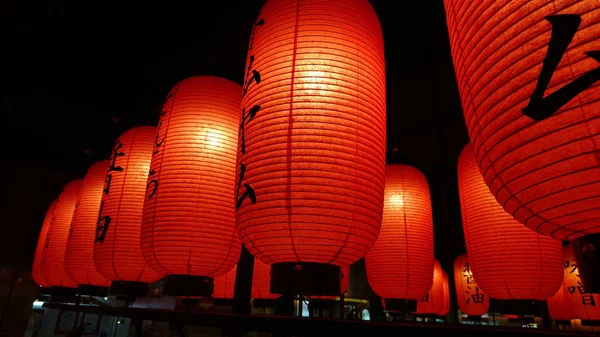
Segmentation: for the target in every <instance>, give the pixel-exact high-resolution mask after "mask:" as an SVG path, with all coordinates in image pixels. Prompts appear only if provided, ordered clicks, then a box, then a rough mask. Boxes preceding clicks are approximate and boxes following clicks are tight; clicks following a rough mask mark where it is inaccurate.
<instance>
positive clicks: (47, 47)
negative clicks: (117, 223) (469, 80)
mask: <svg viewBox="0 0 600 337" xmlns="http://www.w3.org/2000/svg"><path fill="white" fill-rule="evenodd" d="M264 2H265V1H264V0H235V1H233V0H232V1H227V0H220V1H181V2H175V1H169V2H167V1H165V2H150V1H146V2H143V3H142V2H140V3H138V2H134V3H129V2H124V1H123V2H118V3H108V2H88V1H71V2H70V1H60V0H58V1H44V2H43V4H42V2H40V3H38V4H37V5H36V4H35V3H32V2H28V1H13V2H11V3H9V5H8V6H9V8H8V11H7V12H6V13H7V14H8V15H7V19H6V20H7V21H5V22H4V25H5V26H6V27H7V28H4V32H5V34H4V35H5V36H6V39H7V40H6V41H5V43H4V48H3V59H4V60H5V61H4V64H3V68H4V71H3V74H2V91H1V92H2V99H1V103H2V105H1V111H2V116H3V122H2V124H1V125H2V129H3V138H4V144H5V146H4V147H3V153H2V163H1V165H0V170H1V171H0V177H2V178H1V179H2V182H1V183H0V191H1V193H0V198H1V199H0V216H1V223H0V226H2V227H1V228H2V229H3V230H4V232H3V235H0V264H7V263H8V264H13V265H14V264H23V265H30V264H31V260H32V258H33V252H34V250H35V243H36V240H37V236H38V232H39V229H40V227H41V222H42V219H43V217H44V214H45V212H46V209H47V207H48V205H49V204H50V203H51V202H52V200H54V199H55V198H57V197H58V195H59V193H60V191H61V189H62V187H63V186H64V185H65V184H66V183H67V182H69V181H70V180H72V179H76V178H82V177H83V176H84V174H85V172H86V171H87V169H88V167H89V166H90V165H91V164H92V163H94V162H96V161H98V160H101V159H106V158H108V154H109V150H110V147H111V146H112V144H113V142H114V141H115V139H116V138H117V137H118V136H119V135H120V134H121V133H122V132H124V131H125V130H127V129H129V128H131V127H134V126H138V125H156V124H157V122H158V112H159V109H160V108H161V102H162V101H163V100H164V98H165V96H166V94H167V92H168V91H169V90H170V88H172V87H173V86H174V85H175V84H176V83H177V82H178V81H180V80H182V79H184V78H187V77H190V76H197V75H215V76H220V77H224V78H227V79H230V80H233V81H235V82H237V83H239V84H241V82H242V77H243V68H244V62H245V58H246V51H247V46H248V38H249V36H250V30H251V27H252V23H253V21H254V20H255V18H256V16H257V15H258V13H259V11H260V8H261V6H262V4H263V3H264ZM371 3H372V4H373V6H374V7H375V10H376V11H377V13H378V15H379V19H380V22H381V24H382V27H383V33H384V39H385V46H386V55H385V56H386V66H387V97H388V98H387V115H388V119H387V123H388V128H387V132H388V133H387V137H388V152H390V153H391V150H392V149H398V150H397V151H395V154H394V155H391V154H389V155H388V162H397V163H405V164H409V165H413V166H415V167H417V168H419V169H420V170H421V171H423V172H424V173H425V175H426V176H427V178H428V181H429V184H430V188H431V194H432V202H433V208H434V222H435V240H436V257H437V258H438V259H439V260H440V261H441V262H442V264H443V265H445V267H446V269H447V270H451V263H452V260H453V258H454V257H455V256H456V255H458V254H459V253H462V252H464V247H463V245H464V241H463V238H462V227H461V222H460V221H461V220H460V209H459V203H458V188H457V178H456V161H457V158H458V154H459V153H460V150H461V149H462V147H463V146H464V144H466V143H467V141H468V138H467V132H466V128H465V126H464V120H463V116H462V112H461V107H460V99H459V95H458V90H457V87H456V80H455V78H454V69H453V66H452V60H451V56H450V47H449V41H448V33H447V30H446V26H445V17H444V8H443V3H442V1H441V0H438V1H411V2H409V4H406V3H407V1H397V0H371ZM11 6H12V7H11Z"/></svg>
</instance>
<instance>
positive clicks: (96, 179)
mask: <svg viewBox="0 0 600 337" xmlns="http://www.w3.org/2000/svg"><path fill="white" fill-rule="evenodd" d="M106 169H108V160H103V161H99V162H97V163H96V164H94V165H92V166H91V167H90V168H89V170H88V171H87V174H86V176H85V177H84V179H83V182H82V184H81V190H80V191H79V195H78V197H77V204H76V205H77V206H76V207H75V211H74V212H73V219H72V220H71V229H70V233H69V239H68V240H67V248H66V252H65V272H66V273H67V275H69V277H71V279H73V281H75V282H77V284H80V285H91V286H108V285H109V284H110V282H109V281H108V280H107V279H106V278H105V277H103V276H102V275H100V273H99V272H98V271H97V270H96V266H95V265H94V236H95V233H96V222H97V221H98V210H99V209H100V201H101V200H102V190H103V189H104V178H105V177H106Z"/></svg>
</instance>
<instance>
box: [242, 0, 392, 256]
mask: <svg viewBox="0 0 600 337" xmlns="http://www.w3.org/2000/svg"><path fill="white" fill-rule="evenodd" d="M243 88H244V91H243V98H242V114H243V116H242V121H241V122H240V125H241V128H240V141H239V147H238V156H237V158H238V166H237V185H236V186H237V190H236V191H237V192H236V193H237V194H236V204H237V206H239V208H238V210H237V213H236V214H237V228H238V230H239V233H240V238H241V239H242V242H243V243H244V245H245V246H246V248H248V250H249V251H250V252H251V253H252V254H253V255H254V256H256V257H257V258H259V259H260V260H262V261H263V262H265V263H268V264H273V263H279V262H316V263H325V264H333V265H338V266H344V265H350V264H352V263H353V262H355V261H357V260H359V259H360V258H362V257H363V256H364V255H365V254H366V253H367V252H368V251H369V249H370V248H371V246H372V245H373V243H374V242H375V240H377V236H378V234H379V229H380V226H381V211H382V206H383V192H384V177H385V151H386V110H385V109H386V99H385V96H386V91H385V60H384V48H383V36H382V32H381V26H380V24H379V20H378V18H377V14H376V13H375V11H374V9H373V8H372V7H371V5H370V3H369V1H368V0H337V1H328V0H309V1H306V0H304V1H300V0H269V1H267V3H266V4H265V5H264V7H263V8H262V10H261V12H260V15H259V16H258V18H257V20H256V22H255V25H254V28H253V30H252V37H251V42H250V46H249V49H248V58H247V61H246V76H245V80H244V85H243Z"/></svg>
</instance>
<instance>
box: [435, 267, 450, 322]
mask: <svg viewBox="0 0 600 337" xmlns="http://www.w3.org/2000/svg"><path fill="white" fill-rule="evenodd" d="M442 274H443V275H444V279H443V283H442V293H443V297H444V302H443V305H442V310H440V311H438V312H437V314H438V316H446V315H448V312H449V311H450V284H449V283H448V274H446V272H445V271H442Z"/></svg>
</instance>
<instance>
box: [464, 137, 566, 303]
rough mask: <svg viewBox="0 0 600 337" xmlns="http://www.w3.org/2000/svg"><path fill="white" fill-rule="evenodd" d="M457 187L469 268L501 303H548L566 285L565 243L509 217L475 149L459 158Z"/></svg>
mask: <svg viewBox="0 0 600 337" xmlns="http://www.w3.org/2000/svg"><path fill="white" fill-rule="evenodd" d="M458 189H459V194H460V208H461V211H462V222H463V230H464V233H465V242H466V244H467V252H468V254H469V265H470V267H471V271H472V272H473V275H474V276H475V279H476V280H477V285H478V286H479V287H481V289H482V290H483V291H484V292H485V293H486V294H487V295H489V296H491V297H492V298H494V299H497V300H545V299H546V298H548V297H550V296H552V295H554V294H555V293H556V291H557V290H558V288H559V287H560V284H561V282H562V277H563V275H562V267H561V266H562V248H561V242H560V241H558V240H555V239H553V238H551V237H548V236H543V235H540V234H538V233H536V232H534V231H531V230H530V229H528V228H526V227H524V226H523V225H522V224H520V223H518V222H517V221H516V220H515V219H513V217H512V216H510V214H508V213H506V211H504V209H503V208H502V206H500V204H498V202H497V201H496V199H495V198H494V196H493V195H492V194H491V193H490V190H489V189H488V188H487V186H486V185H485V183H484V181H483V177H482V176H481V173H480V172H479V168H478V167H477V163H476V162H475V156H474V155H473V150H472V149H471V145H469V144H467V146H465V148H464V149H463V150H462V152H461V154H460V157H459V158H458Z"/></svg>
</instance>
